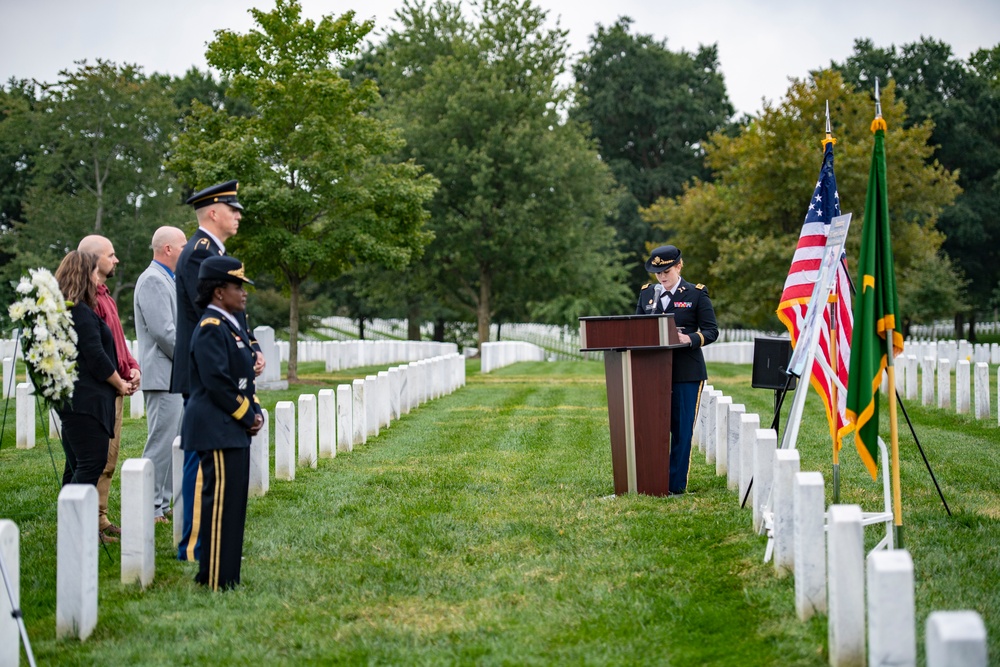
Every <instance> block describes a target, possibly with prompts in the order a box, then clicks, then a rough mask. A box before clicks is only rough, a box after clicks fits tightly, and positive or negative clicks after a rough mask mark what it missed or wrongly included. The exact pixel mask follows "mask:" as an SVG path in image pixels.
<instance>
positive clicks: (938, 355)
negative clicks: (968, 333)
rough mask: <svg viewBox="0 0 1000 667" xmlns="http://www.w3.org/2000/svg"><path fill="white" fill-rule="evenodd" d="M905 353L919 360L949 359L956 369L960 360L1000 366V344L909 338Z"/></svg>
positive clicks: (905, 345) (904, 347)
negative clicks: (928, 358)
mask: <svg viewBox="0 0 1000 667" xmlns="http://www.w3.org/2000/svg"><path fill="white" fill-rule="evenodd" d="M903 350H904V353H905V354H907V355H910V354H912V355H914V356H915V357H916V358H917V359H923V358H924V357H934V358H935V359H947V360H948V361H950V362H951V365H952V367H953V368H954V366H955V364H957V363H958V360H959V359H968V360H969V361H971V362H972V363H979V362H982V363H985V364H993V365H996V364H1000V343H970V342H969V341H967V340H936V341H927V340H915V339H912V338H908V339H907V340H906V343H905V344H904V346H903Z"/></svg>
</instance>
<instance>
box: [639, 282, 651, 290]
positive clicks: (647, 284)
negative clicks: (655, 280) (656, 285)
mask: <svg viewBox="0 0 1000 667" xmlns="http://www.w3.org/2000/svg"><path fill="white" fill-rule="evenodd" d="M650 285H652V283H646V284H645V285H643V286H642V287H640V288H639V289H646V288H647V287H649V286H650Z"/></svg>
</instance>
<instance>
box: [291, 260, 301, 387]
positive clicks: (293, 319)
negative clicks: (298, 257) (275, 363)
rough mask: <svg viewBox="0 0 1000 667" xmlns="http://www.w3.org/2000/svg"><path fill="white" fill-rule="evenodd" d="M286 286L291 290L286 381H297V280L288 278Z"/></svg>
mask: <svg viewBox="0 0 1000 667" xmlns="http://www.w3.org/2000/svg"><path fill="white" fill-rule="evenodd" d="M288 284H289V285H290V286H291V288H292V299H291V302H290V303H289V304H288V381H289V382H295V381H297V380H298V379H299V288H300V287H301V284H302V283H301V281H300V280H299V278H298V277H297V276H296V277H292V276H289V277H288Z"/></svg>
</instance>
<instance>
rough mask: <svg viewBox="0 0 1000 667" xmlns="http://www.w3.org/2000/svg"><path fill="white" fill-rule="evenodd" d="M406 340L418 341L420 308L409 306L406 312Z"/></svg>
mask: <svg viewBox="0 0 1000 667" xmlns="http://www.w3.org/2000/svg"><path fill="white" fill-rule="evenodd" d="M406 339H407V340H420V307H419V306H416V305H410V306H409V307H408V308H407V310H406Z"/></svg>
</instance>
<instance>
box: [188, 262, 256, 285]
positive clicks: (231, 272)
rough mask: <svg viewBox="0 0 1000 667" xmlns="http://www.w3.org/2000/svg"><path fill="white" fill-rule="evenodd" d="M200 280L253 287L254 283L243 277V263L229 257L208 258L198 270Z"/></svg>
mask: <svg viewBox="0 0 1000 667" xmlns="http://www.w3.org/2000/svg"><path fill="white" fill-rule="evenodd" d="M198 280H224V281H226V282H230V283H247V284H249V285H253V281H252V280H250V279H249V278H247V277H246V276H245V275H243V262H241V261H240V260H238V259H236V258H235V257H229V256H227V255H218V256H215V257H206V258H205V261H203V262H202V263H201V266H200V267H199V268H198Z"/></svg>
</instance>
